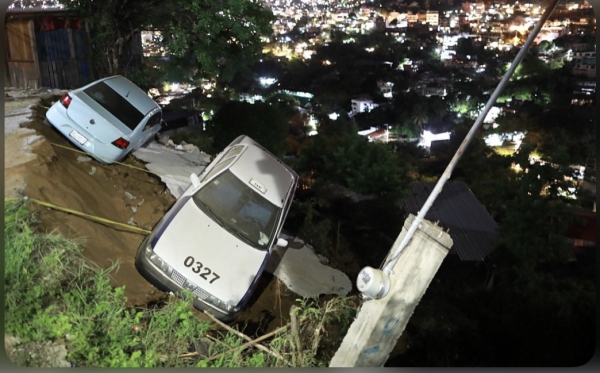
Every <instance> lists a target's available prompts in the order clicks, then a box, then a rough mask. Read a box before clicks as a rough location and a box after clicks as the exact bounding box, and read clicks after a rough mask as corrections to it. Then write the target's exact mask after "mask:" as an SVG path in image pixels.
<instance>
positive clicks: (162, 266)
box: [146, 245, 173, 276]
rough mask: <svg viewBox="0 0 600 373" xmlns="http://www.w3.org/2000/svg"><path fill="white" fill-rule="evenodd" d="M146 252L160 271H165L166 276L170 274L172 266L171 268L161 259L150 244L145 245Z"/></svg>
mask: <svg viewBox="0 0 600 373" xmlns="http://www.w3.org/2000/svg"><path fill="white" fill-rule="evenodd" d="M146 253H148V254H149V257H150V261H151V262H152V263H154V264H155V265H156V266H157V267H159V268H160V270H161V271H163V272H164V273H166V274H167V276H170V275H171V273H172V272H173V268H171V266H170V265H168V264H167V263H166V262H165V261H164V260H162V258H161V257H160V256H158V255H157V254H156V253H155V252H154V250H152V247H151V246H150V245H148V246H146Z"/></svg>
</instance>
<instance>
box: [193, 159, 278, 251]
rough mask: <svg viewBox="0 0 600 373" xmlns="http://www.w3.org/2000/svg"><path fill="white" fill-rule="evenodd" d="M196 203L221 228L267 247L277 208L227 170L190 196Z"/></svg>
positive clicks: (258, 247) (257, 246)
mask: <svg viewBox="0 0 600 373" xmlns="http://www.w3.org/2000/svg"><path fill="white" fill-rule="evenodd" d="M193 199H194V202H195V203H196V205H197V206H198V207H199V208H200V209H202V210H203V211H204V212H205V213H206V214H207V215H208V216H210V217H211V218H212V219H213V220H215V221H217V223H219V224H220V225H221V226H223V228H225V229H227V230H228V231H230V232H231V233H233V234H235V235H236V236H238V237H239V238H240V239H241V240H242V241H245V242H246V243H248V244H250V245H252V246H253V247H255V248H257V249H260V250H265V249H267V248H268V247H269V243H270V242H271V240H272V236H273V233H274V229H275V223H276V221H277V218H278V216H279V213H280V210H281V209H280V208H278V207H277V206H275V205H273V204H272V203H270V202H269V201H267V200H266V199H265V198H263V197H262V196H261V195H260V194H259V193H257V192H256V190H255V189H254V188H253V187H252V186H250V185H249V184H247V183H244V182H242V181H241V180H240V179H238V178H237V177H236V176H235V175H234V174H233V173H231V172H230V171H228V170H227V171H225V172H223V173H222V174H220V175H218V176H217V177H215V178H214V179H213V180H211V181H210V182H209V183H208V184H207V185H206V186H204V187H203V188H202V189H200V190H199V191H197V192H196V193H195V194H194V196H193Z"/></svg>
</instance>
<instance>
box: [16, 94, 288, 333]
mask: <svg viewBox="0 0 600 373" xmlns="http://www.w3.org/2000/svg"><path fill="white" fill-rule="evenodd" d="M56 99H58V97H50V98H45V99H42V100H40V103H39V104H38V105H37V106H34V108H33V110H32V111H33V114H32V116H31V117H30V121H29V122H27V123H24V124H22V125H21V126H22V127H27V128H31V129H34V130H36V131H37V132H38V133H39V134H40V135H42V136H43V139H42V140H40V141H38V144H37V145H36V147H35V148H34V149H33V152H34V153H35V154H37V156H38V158H37V162H34V163H33V164H32V165H31V166H30V167H29V168H28V169H27V173H26V175H25V179H26V183H27V186H26V187H25V190H24V195H26V196H28V197H30V198H34V199H38V200H42V201H45V202H49V203H52V204H54V205H57V206H60V207H64V208H69V209H72V210H75V211H80V212H83V213H85V214H89V215H92V216H98V217H101V218H105V219H110V220H112V221H115V222H119V223H131V222H133V223H134V225H136V226H138V227H140V228H144V229H148V230H150V229H152V228H153V226H154V225H155V224H156V223H157V222H158V221H159V220H160V218H161V217H162V216H163V215H164V213H165V212H167V211H168V210H169V208H170V207H171V206H172V205H173V203H174V202H175V198H174V197H173V196H172V195H171V194H170V192H169V191H168V189H167V188H166V187H165V186H164V184H163V183H162V182H161V181H160V179H159V178H158V177H157V176H155V175H152V174H150V173H147V172H144V171H142V170H139V169H134V168H130V167H127V166H125V165H118V164H114V165H104V164H102V163H100V162H97V161H96V160H91V158H89V157H86V155H85V154H82V153H80V152H78V149H77V148H75V147H74V146H72V145H71V144H70V142H69V141H68V140H67V139H65V138H64V136H62V134H60V133H59V132H58V131H56V130H55V129H54V128H52V127H49V126H47V125H46V124H45V123H44V117H45V111H46V108H47V107H48V106H50V105H51V104H52V103H53V102H54V101H55V100H56ZM8 157H9V155H7V158H8ZM123 163H125V164H127V165H131V166H135V167H138V168H142V169H143V168H144V165H143V163H142V162H140V161H138V160H137V159H136V158H135V157H133V156H131V155H130V156H128V157H127V158H126V159H125V160H124V161H123ZM132 197H134V198H132ZM31 206H32V208H33V209H34V210H36V211H37V212H38V215H39V219H40V223H39V229H40V230H42V231H47V232H50V231H55V232H58V233H60V234H62V235H64V236H66V237H69V238H74V239H77V240H79V241H80V242H81V246H82V248H83V251H84V255H85V256H86V257H88V258H89V259H91V260H92V261H94V262H95V263H97V264H98V265H99V266H100V267H102V268H108V267H109V266H111V265H112V264H113V263H115V262H119V263H120V265H119V267H118V270H115V271H113V272H112V273H111V276H112V279H113V284H114V285H115V286H124V287H125V295H126V297H127V299H128V302H129V305H130V306H136V307H144V306H147V305H149V304H156V303H160V302H161V301H162V300H164V299H165V298H166V294H165V293H163V292H161V291H159V290H157V289H156V288H154V287H153V286H152V285H150V284H149V283H148V282H147V281H146V280H145V279H144V278H142V277H141V276H140V275H139V274H138V272H137V270H136V269H135V267H134V264H133V262H134V256H135V252H136V250H137V248H138V246H139V245H140V244H141V242H142V240H143V239H144V237H145V236H144V234H143V233H141V234H140V233H134V232H130V231H128V230H127V229H125V228H120V227H115V226H113V225H110V224H103V223H99V222H96V221H93V220H91V219H87V218H84V217H80V216H76V215H73V214H69V213H65V212H61V211H57V210H54V209H50V208H47V207H43V206H40V205H36V204H31ZM261 281H262V285H263V286H262V289H264V290H261V291H259V292H258V293H257V294H256V296H255V297H254V300H253V302H252V305H251V306H250V307H248V308H247V309H246V310H245V311H243V312H242V314H241V315H240V317H239V318H238V319H237V320H236V322H235V323H236V324H239V325H240V326H242V325H243V326H244V327H245V329H246V332H247V333H248V334H249V335H253V334H260V333H264V332H269V331H272V330H274V329H275V328H277V327H278V326H280V325H282V324H284V323H286V322H287V318H288V316H289V309H290V307H291V305H292V304H294V303H295V299H296V298H297V296H296V295H295V294H294V293H292V292H291V291H289V290H288V289H287V288H286V287H285V285H284V284H283V283H282V282H281V281H279V280H278V279H277V278H276V277H274V276H272V275H268V274H267V275H265V276H264V278H263V279H262V280H261ZM197 314H198V316H199V317H201V318H203V319H208V318H207V316H205V315H203V314H202V313H200V312H198V313H197Z"/></svg>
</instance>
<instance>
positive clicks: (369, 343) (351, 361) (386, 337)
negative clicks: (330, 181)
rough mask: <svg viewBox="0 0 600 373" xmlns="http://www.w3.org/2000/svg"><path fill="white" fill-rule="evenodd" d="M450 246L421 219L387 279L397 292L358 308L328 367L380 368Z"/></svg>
mask: <svg viewBox="0 0 600 373" xmlns="http://www.w3.org/2000/svg"><path fill="white" fill-rule="evenodd" d="M414 219H415V216H414V215H412V214H411V215H409V217H408V219H406V221H405V222H404V227H403V229H402V232H401V233H400V235H399V236H398V238H397V239H396V242H394V245H393V246H392V250H390V252H393V251H394V249H395V248H396V247H397V246H398V245H399V244H400V242H401V241H402V239H403V238H404V236H405V235H406V233H407V232H408V229H409V227H410V226H411V224H412V223H413V221H414ZM452 244H453V242H452V239H451V238H450V235H449V234H448V233H446V232H444V231H443V230H442V228H441V227H439V226H437V225H435V224H433V223H431V222H429V221H427V220H423V221H422V222H421V224H420V226H419V228H418V229H417V231H416V232H415V233H414V236H413V238H412V239H411V241H410V242H409V244H408V246H406V248H405V249H404V251H403V252H402V256H401V260H399V261H398V262H396V263H395V265H394V267H393V269H392V273H391V274H390V276H389V277H390V284H389V287H390V288H391V289H395V290H396V291H390V293H389V294H388V295H387V296H386V297H384V298H383V299H373V300H369V301H367V302H365V303H364V304H363V305H362V306H361V308H360V310H359V312H358V315H357V317H356V319H355V320H354V322H353V323H352V325H351V326H350V329H349V330H348V333H347V334H346V336H345V337H344V340H343V341H342V344H341V346H340V348H339V349H338V350H337V352H336V353H335V355H334V356H333V359H332V360H331V363H330V365H329V366H330V367H381V366H383V364H384V363H385V362H386V360H387V359H388V356H389V354H390V352H391V351H392V349H393V348H394V346H395V345H396V342H397V341H398V338H400V335H401V334H402V332H403V331H404V328H405V327H406V324H408V320H409V319H410V317H411V316H412V314H413V312H414V310H415V307H416V306H417V304H419V302H420V300H421V298H422V297H423V294H425V291H426V290H427V287H428V286H429V284H430V283H431V280H432V279H433V277H434V276H435V274H436V272H437V270H438V268H439V267H440V265H441V264H442V261H443V260H444V258H445V257H446V255H447V254H448V250H449V249H450V247H452ZM362 273H363V274H364V273H370V274H376V272H373V271H371V272H369V271H363V272H362ZM365 280H366V281H365V282H369V280H370V279H365ZM400 289H401V291H399V290H400Z"/></svg>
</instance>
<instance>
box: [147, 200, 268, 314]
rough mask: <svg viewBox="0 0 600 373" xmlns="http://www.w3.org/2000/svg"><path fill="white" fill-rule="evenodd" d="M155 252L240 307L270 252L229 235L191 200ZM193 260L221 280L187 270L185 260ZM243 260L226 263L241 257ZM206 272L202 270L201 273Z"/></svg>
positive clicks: (225, 300)
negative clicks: (204, 276) (239, 304)
mask: <svg viewBox="0 0 600 373" xmlns="http://www.w3.org/2000/svg"><path fill="white" fill-rule="evenodd" d="M154 252H155V253H156V254H157V255H158V256H159V257H161V258H162V259H163V260H164V261H165V262H166V263H167V264H169V265H170V266H171V267H173V269H175V270H176V271H178V272H179V273H181V274H183V275H184V276H185V277H187V278H188V280H191V281H192V282H194V283H195V284H196V285H197V286H200V287H201V288H203V289H204V290H206V291H207V292H209V293H210V294H212V295H214V296H216V297H217V298H219V299H221V300H222V301H224V302H226V303H228V304H231V305H233V306H235V305H237V304H238V302H239V301H240V300H241V299H242V298H243V297H244V295H245V294H246V292H247V291H248V288H249V287H250V285H251V284H252V282H253V281H254V278H255V277H256V276H257V275H258V272H259V269H260V268H261V266H262V264H263V262H264V260H265V258H266V255H267V253H268V252H267V251H260V250H257V249H255V248H253V247H251V246H249V245H248V244H246V243H244V242H243V241H241V240H240V239H238V238H237V237H236V236H234V235H232V234H231V233H229V232H228V231H227V230H226V229H224V228H222V227H221V226H220V225H219V224H217V223H216V222H214V221H213V220H212V219H211V218H209V217H208V216H206V215H205V214H204V212H202V210H200V209H199V208H198V206H196V204H195V202H194V201H193V199H192V198H190V199H189V200H188V202H187V203H186V204H185V205H184V206H183V207H182V208H181V210H179V212H178V213H177V215H176V216H175V217H174V218H173V220H172V221H171V222H170V223H169V225H168V227H167V228H166V230H165V231H164V232H163V233H162V235H161V237H160V238H159V240H158V242H157V243H156V246H155V247H154ZM188 256H192V257H194V259H195V260H194V261H195V262H196V261H199V262H201V263H202V266H203V267H206V268H209V269H210V270H211V272H214V273H216V274H217V275H218V276H219V278H218V279H217V280H215V281H214V282H213V283H212V284H211V283H210V280H212V279H213V278H214V276H213V275H207V276H206V277H207V278H208V280H206V279H203V278H201V277H200V275H199V274H198V273H194V271H192V268H194V267H195V266H196V265H195V264H194V266H192V267H186V266H185V265H184V260H185V259H186V258H187V257H188ZM240 257H243V258H244V260H243V261H237V260H227V258H240ZM202 273H206V272H204V270H202V269H201V270H200V274H202Z"/></svg>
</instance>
